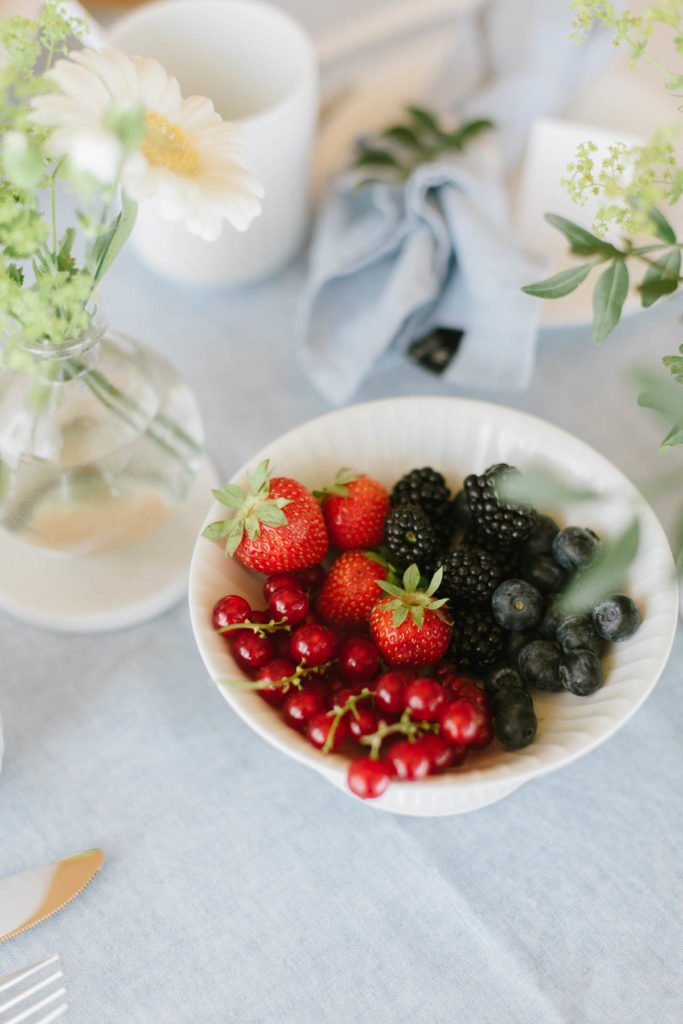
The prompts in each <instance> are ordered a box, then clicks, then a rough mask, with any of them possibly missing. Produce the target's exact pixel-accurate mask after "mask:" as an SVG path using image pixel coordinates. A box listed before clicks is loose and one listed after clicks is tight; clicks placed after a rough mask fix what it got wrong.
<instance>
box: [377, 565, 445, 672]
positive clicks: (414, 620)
mask: <svg viewBox="0 0 683 1024" xmlns="http://www.w3.org/2000/svg"><path fill="white" fill-rule="evenodd" d="M442 575H443V570H442V569H439V570H438V571H437V572H435V573H434V576H433V577H432V580H431V582H430V584H429V586H428V587H427V589H426V590H422V589H420V570H419V569H418V567H417V566H416V565H411V566H410V568H408V569H406V571H405V573H404V574H403V588H401V587H396V586H394V585H393V584H392V583H387V582H386V580H380V581H379V583H378V586H379V587H381V588H382V590H385V591H386V592H387V593H388V594H389V595H390V596H389V597H387V598H385V599H384V600H383V601H380V602H379V604H376V605H375V607H374V608H373V609H372V612H371V614H370V632H371V633H372V638H373V640H374V641H375V644H376V645H377V647H378V648H379V652H380V654H381V655H382V657H383V658H384V659H385V660H386V661H387V662H388V663H389V664H390V665H428V664H430V663H432V662H436V661H439V660H440V659H441V658H443V656H444V654H445V653H446V651H447V650H448V645H449V643H450V640H451V632H452V626H451V620H450V617H449V615H448V613H447V611H446V610H445V609H444V608H443V605H444V604H446V601H447V598H441V599H439V600H438V601H437V600H435V599H434V598H433V596H432V595H433V594H434V593H435V591H436V590H437V589H438V587H439V585H440V584H441V577H442Z"/></svg>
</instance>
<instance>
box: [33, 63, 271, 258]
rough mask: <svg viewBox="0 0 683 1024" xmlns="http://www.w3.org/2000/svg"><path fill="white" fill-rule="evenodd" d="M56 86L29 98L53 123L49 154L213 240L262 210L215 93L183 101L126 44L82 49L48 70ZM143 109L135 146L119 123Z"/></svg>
mask: <svg viewBox="0 0 683 1024" xmlns="http://www.w3.org/2000/svg"><path fill="white" fill-rule="evenodd" d="M48 78H49V79H51V81H52V82H53V83H54V84H55V85H56V87H57V91H56V92H51V93H46V94H44V95H40V96H36V97H35V98H34V99H33V100H32V104H31V106H32V119H33V121H34V123H35V124H37V125H40V126H42V127H45V128H47V129H48V130H49V134H48V137H47V141H46V144H45V146H46V151H47V153H48V155H50V156H52V157H56V158H59V157H67V158H68V159H69V161H70V163H71V164H72V166H73V167H74V168H76V169H78V170H80V171H85V172H87V173H88V174H90V175H92V176H93V177H94V178H96V179H97V181H99V182H101V183H102V184H104V185H111V184H113V183H115V182H117V181H120V183H121V186H122V187H123V189H124V191H125V192H126V194H127V195H128V196H130V198H131V199H134V200H148V199H149V200H153V201H154V202H155V204H156V205H157V206H158V207H159V210H160V213H161V214H162V216H164V217H165V218H166V219H168V220H182V221H184V222H185V224H186V226H187V227H188V229H189V230H190V231H191V232H192V233H193V234H196V235H199V236H200V237H201V238H204V239H206V240H207V241H213V240H214V239H216V238H218V236H219V235H220V233H221V229H222V226H223V221H224V220H227V221H228V222H229V223H230V224H232V226H233V227H235V228H237V230H238V231H246V229H247V228H248V227H249V225H250V224H251V222H252V220H253V219H254V217H256V216H257V215H258V214H259V213H260V212H261V202H260V200H261V199H262V198H263V187H262V186H261V184H260V182H259V181H257V179H256V178H255V177H254V176H253V175H252V174H251V172H250V171H248V170H247V168H246V167H245V165H244V163H243V159H242V153H241V148H240V141H239V130H238V129H237V128H236V127H235V126H234V125H231V124H228V123H227V122H226V121H224V120H223V119H222V118H221V116H220V114H218V113H217V112H216V111H215V110H214V107H213V104H212V103H211V101H210V100H208V99H205V98H204V97H201V96H190V97H189V98H188V99H183V97H182V95H181V93H180V86H179V85H178V82H177V81H176V79H175V78H173V77H172V76H171V75H169V74H168V73H167V72H166V71H165V70H164V68H163V67H162V65H161V64H160V63H159V62H158V61H156V60H152V59H150V58H145V57H129V56H128V55H127V54H125V53H123V52H122V51H120V50H114V49H103V50H91V49H85V50H77V51H75V52H73V53H71V54H70V55H69V57H68V58H67V59H64V60H59V61H57V63H56V64H55V66H54V67H53V68H52V69H51V70H50V71H49V72H48ZM127 110H128V111H130V112H134V111H136V110H137V111H141V112H142V115H143V118H144V134H143V136H142V139H141V141H139V142H138V143H137V145H135V146H134V148H133V149H132V151H130V149H129V148H127V147H126V146H125V145H124V142H123V139H122V137H121V133H120V132H119V133H117V131H116V130H115V128H114V127H113V126H114V125H115V124H116V123H117V122H118V123H119V124H120V123H121V114H122V112H125V111H127Z"/></svg>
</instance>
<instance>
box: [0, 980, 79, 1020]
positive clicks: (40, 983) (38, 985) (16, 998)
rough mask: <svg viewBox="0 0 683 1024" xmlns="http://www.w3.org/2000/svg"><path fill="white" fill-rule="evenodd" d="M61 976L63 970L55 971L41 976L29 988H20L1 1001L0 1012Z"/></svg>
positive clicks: (15, 1004)
mask: <svg viewBox="0 0 683 1024" xmlns="http://www.w3.org/2000/svg"><path fill="white" fill-rule="evenodd" d="M63 977H64V972H63V971H55V972H54V974H51V975H50V976H49V977H47V978H41V980H40V981H38V982H36V984H35V985H32V986H31V988H25V989H22V990H21V992H19V993H18V995H16V996H12V998H11V999H8V1000H7V1002H5V1003H2V1005H0V1013H7V1011H8V1010H11V1009H12V1007H13V1006H18V1005H19V1003H23V1002H24V1000H25V999H28V998H29V997H30V996H34V995H35V994H36V992H41V991H42V990H43V989H44V988H47V986H48V985H51V984H52V983H53V982H54V981H61V979H62V978H63Z"/></svg>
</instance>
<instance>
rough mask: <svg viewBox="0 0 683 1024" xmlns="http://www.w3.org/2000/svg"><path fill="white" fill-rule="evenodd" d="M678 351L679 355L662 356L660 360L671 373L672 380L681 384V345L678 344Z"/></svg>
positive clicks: (682, 360)
mask: <svg viewBox="0 0 683 1024" xmlns="http://www.w3.org/2000/svg"><path fill="white" fill-rule="evenodd" d="M678 351H679V352H680V353H681V354H680V355H679V356H663V357H662V362H663V363H664V365H665V366H666V367H667V369H668V370H670V372H671V373H672V374H673V378H674V380H676V381H678V383H679V384H683V345H680V346H679V349H678Z"/></svg>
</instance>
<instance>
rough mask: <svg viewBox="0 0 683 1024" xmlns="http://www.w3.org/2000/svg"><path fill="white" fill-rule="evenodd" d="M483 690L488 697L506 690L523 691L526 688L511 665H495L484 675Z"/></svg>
mask: <svg viewBox="0 0 683 1024" xmlns="http://www.w3.org/2000/svg"><path fill="white" fill-rule="evenodd" d="M484 689H485V690H486V692H487V693H488V694H489V696H490V697H493V696H495V695H496V694H499V693H503V691H507V690H524V691H525V692H526V686H525V684H524V680H523V679H522V677H521V676H520V674H519V672H518V671H517V669H515V668H513V667H512V666H511V665H496V666H495V667H493V668H490V669H488V671H487V672H486V673H485V674H484Z"/></svg>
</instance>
